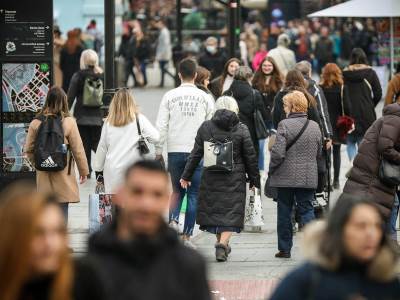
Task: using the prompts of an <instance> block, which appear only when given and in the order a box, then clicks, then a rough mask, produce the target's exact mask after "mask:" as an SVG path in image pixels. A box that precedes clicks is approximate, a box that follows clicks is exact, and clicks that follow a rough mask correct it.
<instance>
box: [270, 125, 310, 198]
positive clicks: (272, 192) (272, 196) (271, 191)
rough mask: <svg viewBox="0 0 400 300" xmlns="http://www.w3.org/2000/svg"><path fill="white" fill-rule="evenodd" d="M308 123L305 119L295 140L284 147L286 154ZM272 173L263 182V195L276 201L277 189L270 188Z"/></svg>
mask: <svg viewBox="0 0 400 300" xmlns="http://www.w3.org/2000/svg"><path fill="white" fill-rule="evenodd" d="M309 123H310V120H309V119H307V121H306V123H305V124H304V125H303V127H302V128H301V130H300V132H299V133H298V134H297V135H296V136H295V138H294V139H293V140H292V141H291V142H290V143H289V144H287V145H286V152H288V151H289V149H290V148H292V146H293V145H294V144H295V143H296V142H297V140H298V139H299V138H300V137H301V136H302V135H303V133H304V131H306V129H307V127H308V124H309ZM273 173H274V172H272V173H269V174H268V178H267V181H266V182H265V188H264V195H265V196H267V197H268V198H272V199H276V198H278V188H276V187H272V186H271V175H272V174H273Z"/></svg>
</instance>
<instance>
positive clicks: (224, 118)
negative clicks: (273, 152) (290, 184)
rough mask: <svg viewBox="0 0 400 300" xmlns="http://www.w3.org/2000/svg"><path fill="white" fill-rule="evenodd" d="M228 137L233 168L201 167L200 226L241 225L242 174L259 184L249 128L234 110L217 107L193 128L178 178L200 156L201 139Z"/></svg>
mask: <svg viewBox="0 0 400 300" xmlns="http://www.w3.org/2000/svg"><path fill="white" fill-rule="evenodd" d="M213 139H215V140H217V141H221V142H223V141H225V140H232V142H233V161H234V169H233V171H232V172H230V173H224V172H215V171H209V170H207V168H205V169H204V171H203V174H202V177H201V183H200V189H199V195H198V209H197V223H198V224H200V225H202V226H233V227H241V228H243V220H244V210H245V204H246V174H247V176H248V178H249V180H250V185H251V186H256V187H257V188H259V187H260V175H259V170H258V166H257V156H256V151H255V149H254V146H253V143H252V140H251V137H250V133H249V130H248V129H247V127H246V125H244V124H242V123H239V118H238V117H237V115H236V114H235V113H234V112H231V111H228V110H224V109H222V110H217V111H216V113H215V115H214V117H213V118H212V120H211V121H205V122H204V123H203V125H202V126H201V127H200V129H199V130H198V132H197V136H196V142H195V145H194V148H193V150H192V153H191V155H190V157H189V160H188V162H187V163H186V167H185V171H184V172H183V175H182V178H183V179H185V180H187V181H191V178H192V176H193V174H194V172H195V170H196V167H197V166H198V164H199V163H200V161H201V159H202V158H203V156H204V142H207V141H212V140H213Z"/></svg>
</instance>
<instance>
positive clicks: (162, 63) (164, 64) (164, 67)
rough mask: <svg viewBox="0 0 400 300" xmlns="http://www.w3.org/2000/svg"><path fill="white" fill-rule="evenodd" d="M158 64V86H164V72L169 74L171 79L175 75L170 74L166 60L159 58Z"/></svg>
mask: <svg viewBox="0 0 400 300" xmlns="http://www.w3.org/2000/svg"><path fill="white" fill-rule="evenodd" d="M159 64H160V69H161V82H160V86H161V87H164V77H165V74H167V75H169V76H170V77H171V78H172V79H174V80H175V75H173V74H171V72H170V71H168V60H160V61H159Z"/></svg>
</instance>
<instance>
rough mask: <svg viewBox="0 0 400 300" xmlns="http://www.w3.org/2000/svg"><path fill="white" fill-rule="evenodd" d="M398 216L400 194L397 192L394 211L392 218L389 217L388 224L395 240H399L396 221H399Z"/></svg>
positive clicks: (389, 231)
mask: <svg viewBox="0 0 400 300" xmlns="http://www.w3.org/2000/svg"><path fill="white" fill-rule="evenodd" d="M398 216H399V194H398V192H397V193H396V194H395V196H394V203H393V207H392V212H391V214H390V219H389V223H388V226H387V228H388V233H389V235H390V237H391V238H392V239H393V240H395V241H397V228H396V222H397V218H398Z"/></svg>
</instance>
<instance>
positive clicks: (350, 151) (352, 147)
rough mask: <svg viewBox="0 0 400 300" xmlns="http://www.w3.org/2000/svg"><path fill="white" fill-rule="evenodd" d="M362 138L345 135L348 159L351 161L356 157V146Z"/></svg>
mask: <svg viewBox="0 0 400 300" xmlns="http://www.w3.org/2000/svg"><path fill="white" fill-rule="evenodd" d="M362 139H363V138H362V137H361V136H352V135H348V136H347V155H348V156H349V160H350V161H353V159H354V158H355V157H356V155H357V151H358V146H360V144H361V141H362Z"/></svg>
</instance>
